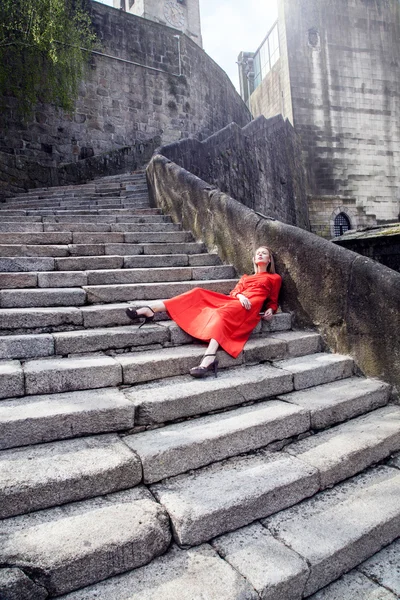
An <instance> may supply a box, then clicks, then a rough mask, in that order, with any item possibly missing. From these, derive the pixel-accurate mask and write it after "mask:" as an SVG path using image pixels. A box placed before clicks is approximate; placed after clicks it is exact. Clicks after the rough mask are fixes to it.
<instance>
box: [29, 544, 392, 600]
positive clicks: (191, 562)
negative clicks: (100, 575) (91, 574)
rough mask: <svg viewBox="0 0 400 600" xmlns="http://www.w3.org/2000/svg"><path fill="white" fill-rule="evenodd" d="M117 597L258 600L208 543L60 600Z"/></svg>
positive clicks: (175, 551)
mask: <svg viewBox="0 0 400 600" xmlns="http://www.w3.org/2000/svg"><path fill="white" fill-rule="evenodd" d="M117 598H118V600H122V599H123V600H183V599H187V600H189V599H190V600H200V599H207V600H217V599H218V600H259V596H258V595H257V593H256V592H255V590H254V589H253V588H252V587H251V585H250V584H249V583H248V582H247V581H246V580H245V579H244V578H243V577H241V576H240V575H239V574H238V573H237V572H236V571H235V569H232V567H231V566H230V565H229V564H228V563H227V562H226V561H224V560H223V559H222V558H221V557H220V556H219V555H218V554H217V552H215V550H213V549H212V548H211V546H209V544H203V545H201V546H200V547H199V548H190V549H189V550H181V549H180V548H178V546H175V545H173V546H172V547H171V548H170V549H169V550H168V552H167V553H166V554H164V555H163V556H161V557H160V558H157V559H155V560H154V561H152V562H151V563H150V564H149V565H146V566H145V567H140V568H139V569H135V570H134V571H131V572H129V573H126V574H124V575H120V576H119V577H113V578H111V579H108V580H107V581H103V582H101V583H99V584H96V585H93V586H90V587H88V588H85V589H84V590H79V591H77V592H72V593H71V594H68V595H67V596H63V597H62V598H60V600H83V599H84V600H116V599H117ZM40 600H41V599H40ZM277 600H278V599H277ZM282 600H283V599H282ZM285 600H286V599H285ZM363 600H365V599H363ZM382 600H391V599H386V598H384V599H382Z"/></svg>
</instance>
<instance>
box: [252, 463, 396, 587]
mask: <svg viewBox="0 0 400 600" xmlns="http://www.w3.org/2000/svg"><path fill="white" fill-rule="evenodd" d="M399 485H400V473H399V471H398V470H397V469H392V468H388V467H376V468H374V469H371V470H369V471H366V472H365V473H363V474H361V475H358V476H356V477H354V478H352V479H350V480H348V481H346V482H344V483H342V484H339V485H337V486H336V487H335V488H334V489H332V490H329V491H325V492H322V493H320V494H318V495H317V496H316V497H315V498H312V499H311V500H307V501H306V502H303V503H302V504H301V505H300V506H296V507H294V508H291V509H288V510H286V511H284V512H282V513H280V514H277V515H274V516H273V517H270V518H269V519H267V520H265V521H263V524H264V525H265V526H266V527H267V528H268V530H269V531H270V532H271V533H272V534H273V535H274V536H275V537H279V540H280V541H281V542H282V543H284V544H285V546H288V547H290V548H291V549H292V550H293V551H294V552H296V553H297V554H298V555H300V556H301V557H303V559H304V560H305V561H307V563H308V568H309V574H308V578H307V581H306V583H305V585H304V586H303V590H302V592H303V594H304V596H309V595H310V594H312V593H314V592H316V591H317V590H319V589H321V588H322V587H324V586H326V585H328V584H329V583H331V582H332V581H334V580H335V579H337V578H338V577H340V576H341V575H342V574H343V573H345V572H347V571H349V570H350V569H352V568H353V567H355V566H357V565H358V564H360V563H361V562H363V561H364V560H365V559H367V558H369V557H370V556H372V555H373V554H375V553H376V552H378V551H379V550H380V549H381V548H382V547H383V546H385V545H387V544H390V543H391V542H392V541H393V540H394V539H396V538H397V537H398V536H399V535H400V503H399V495H398V490H399ZM322 531H323V532H324V535H323V536H321V532H322Z"/></svg>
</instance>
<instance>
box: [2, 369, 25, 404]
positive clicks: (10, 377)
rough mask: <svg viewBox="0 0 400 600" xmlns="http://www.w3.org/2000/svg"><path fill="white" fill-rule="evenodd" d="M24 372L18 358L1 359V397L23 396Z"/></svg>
mask: <svg viewBox="0 0 400 600" xmlns="http://www.w3.org/2000/svg"><path fill="white" fill-rule="evenodd" d="M24 393H25V387H24V374H23V371H22V367H21V363H20V362H19V361H18V360H4V361H0V398H13V397H16V396H23V395H24Z"/></svg>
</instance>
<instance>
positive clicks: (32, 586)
mask: <svg viewBox="0 0 400 600" xmlns="http://www.w3.org/2000/svg"><path fill="white" fill-rule="evenodd" d="M0 590H1V595H2V598H4V600H46V598H48V594H47V591H46V589H45V588H44V587H42V586H41V585H36V583H34V582H33V581H32V579H30V578H29V577H28V576H27V575H25V573H24V572H23V571H21V569H17V568H9V569H8V568H2V569H0Z"/></svg>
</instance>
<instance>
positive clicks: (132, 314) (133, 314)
mask: <svg viewBox="0 0 400 600" xmlns="http://www.w3.org/2000/svg"><path fill="white" fill-rule="evenodd" d="M139 308H148V309H149V310H151V312H152V313H153V314H152V315H151V317H146V315H138V313H137V311H138V309H139ZM125 312H126V314H127V315H128V317H129V318H130V319H132V321H137V320H138V319H144V321H143V323H141V324H140V325H139V327H138V329H140V328H141V327H143V325H145V324H146V323H151V322H152V321H154V315H155V314H156V313H155V312H154V310H153V309H152V308H151V306H138V308H137V309H135V308H132V307H131V306H128V308H127V309H126V311H125Z"/></svg>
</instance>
